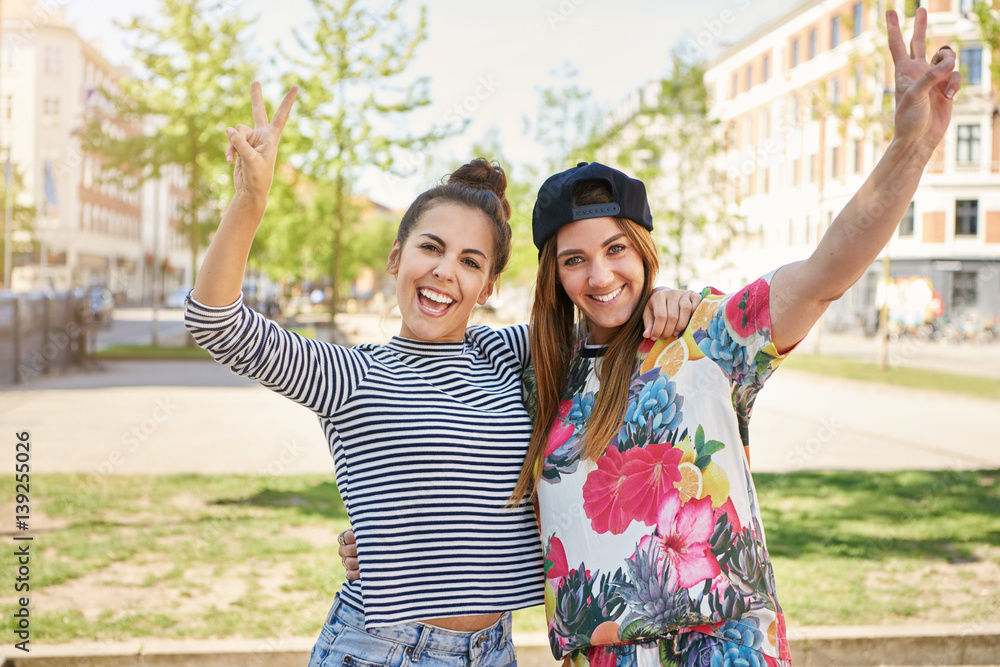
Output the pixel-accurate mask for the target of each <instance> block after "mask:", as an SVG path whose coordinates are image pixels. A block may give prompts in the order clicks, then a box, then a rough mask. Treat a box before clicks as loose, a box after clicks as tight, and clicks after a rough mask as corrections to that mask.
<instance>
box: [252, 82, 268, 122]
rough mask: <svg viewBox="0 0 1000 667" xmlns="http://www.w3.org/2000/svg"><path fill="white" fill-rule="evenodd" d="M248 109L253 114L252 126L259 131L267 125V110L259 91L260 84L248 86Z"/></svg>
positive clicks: (262, 95)
mask: <svg viewBox="0 0 1000 667" xmlns="http://www.w3.org/2000/svg"><path fill="white" fill-rule="evenodd" d="M250 108H251V110H252V112H253V126H254V128H255V129H260V128H262V127H265V126H266V125H267V109H266V108H265V107H264V94H263V93H262V92H261V90H260V82H259V81H254V82H253V83H252V84H250Z"/></svg>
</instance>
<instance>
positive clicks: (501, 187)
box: [448, 157, 511, 220]
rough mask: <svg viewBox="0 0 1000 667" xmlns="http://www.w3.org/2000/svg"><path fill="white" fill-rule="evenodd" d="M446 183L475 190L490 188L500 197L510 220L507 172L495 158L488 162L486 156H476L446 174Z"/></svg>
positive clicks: (506, 216)
mask: <svg viewBox="0 0 1000 667" xmlns="http://www.w3.org/2000/svg"><path fill="white" fill-rule="evenodd" d="M448 185H464V186H467V187H470V188H475V189H477V190H490V191H491V192H493V194H495V195H496V196H497V198H498V199H500V205H501V206H502V207H503V212H504V217H505V218H506V219H507V220H510V214H511V208H510V202H509V201H507V195H506V192H507V174H506V173H504V170H503V167H501V166H500V163H499V162H497V161H496V160H494V161H493V162H490V161H489V160H487V159H486V158H481V157H477V158H476V159H475V160H472V161H471V162H469V163H467V164H463V165H462V166H461V167H459V168H458V169H456V170H455V171H453V172H452V173H451V174H450V175H449V176H448Z"/></svg>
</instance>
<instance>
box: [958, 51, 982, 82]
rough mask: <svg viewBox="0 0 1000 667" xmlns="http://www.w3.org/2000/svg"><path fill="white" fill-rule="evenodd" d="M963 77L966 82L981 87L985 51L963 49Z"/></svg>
mask: <svg viewBox="0 0 1000 667" xmlns="http://www.w3.org/2000/svg"><path fill="white" fill-rule="evenodd" d="M960 69H961V70H962V77H963V78H964V79H965V82H966V83H968V84H972V85H979V84H980V83H982V82H983V50H982V49H979V48H976V49H962V65H961V68H960Z"/></svg>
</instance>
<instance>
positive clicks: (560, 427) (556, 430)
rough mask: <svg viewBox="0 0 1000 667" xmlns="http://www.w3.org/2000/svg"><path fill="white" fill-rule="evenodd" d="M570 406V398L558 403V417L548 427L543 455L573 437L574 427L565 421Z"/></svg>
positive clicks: (571, 402)
mask: <svg viewBox="0 0 1000 667" xmlns="http://www.w3.org/2000/svg"><path fill="white" fill-rule="evenodd" d="M571 407H573V401H572V400H565V401H562V402H560V403H559V417H558V418H557V419H556V420H555V421H553V422H552V428H551V429H549V443H548V444H547V445H546V446H545V456H548V455H549V454H551V453H552V452H554V451H556V450H557V449H559V446H560V445H562V444H563V443H565V442H566V441H567V440H569V439H570V438H571V437H573V432H574V431H575V430H576V427H575V426H573V424H568V423H566V415H568V414H569V409H570V408H571Z"/></svg>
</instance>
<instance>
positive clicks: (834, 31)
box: [830, 16, 840, 49]
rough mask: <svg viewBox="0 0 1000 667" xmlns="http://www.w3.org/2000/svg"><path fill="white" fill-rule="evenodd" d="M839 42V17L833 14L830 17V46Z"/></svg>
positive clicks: (832, 46)
mask: <svg viewBox="0 0 1000 667" xmlns="http://www.w3.org/2000/svg"><path fill="white" fill-rule="evenodd" d="M838 44H840V17H839V16H834V17H833V18H832V19H830V48H831V49H832V48H835V47H836V46H837V45H838Z"/></svg>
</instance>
